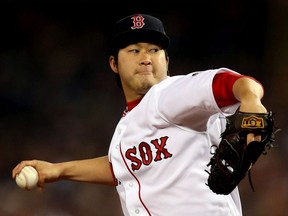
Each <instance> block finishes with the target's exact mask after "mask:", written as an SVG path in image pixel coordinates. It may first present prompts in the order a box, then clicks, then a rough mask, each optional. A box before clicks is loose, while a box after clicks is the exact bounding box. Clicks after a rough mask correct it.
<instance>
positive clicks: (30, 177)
mask: <svg viewBox="0 0 288 216" xmlns="http://www.w3.org/2000/svg"><path fill="white" fill-rule="evenodd" d="M38 178H39V177H38V172H37V170H36V169H35V168H34V167H32V166H25V167H24V168H23V169H22V170H21V172H20V173H18V174H17V175H16V178H15V181H16V183H17V185H18V186H19V187H20V188H22V189H26V190H31V189H33V188H34V187H36V185H37V183H38Z"/></svg>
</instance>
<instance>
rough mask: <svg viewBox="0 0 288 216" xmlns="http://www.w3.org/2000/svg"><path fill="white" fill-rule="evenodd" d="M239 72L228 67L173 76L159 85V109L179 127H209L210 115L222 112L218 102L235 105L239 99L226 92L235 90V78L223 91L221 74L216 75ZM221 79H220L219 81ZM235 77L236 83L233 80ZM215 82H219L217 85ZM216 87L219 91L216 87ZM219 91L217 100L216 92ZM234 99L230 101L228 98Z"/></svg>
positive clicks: (200, 128)
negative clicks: (233, 87)
mask: <svg viewBox="0 0 288 216" xmlns="http://www.w3.org/2000/svg"><path fill="white" fill-rule="evenodd" d="M226 72H228V73H232V74H233V73H235V74H236V77H238V76H240V74H239V73H237V72H235V71H232V70H230V69H227V68H220V69H214V70H206V71H200V72H193V73H190V74H187V75H183V76H177V78H173V77H171V79H170V81H168V82H165V84H164V85H159V100H158V101H159V102H158V105H157V107H158V110H159V113H160V115H162V117H163V118H165V119H166V120H167V121H170V122H173V123H174V124H177V125H179V126H185V127H189V128H191V129H195V130H205V127H206V123H207V121H208V119H209V117H210V116H211V115H213V114H215V113H217V112H222V110H221V107H219V106H218V104H221V106H222V105H225V104H232V103H234V102H237V101H235V98H233V97H232V96H231V94H229V95H227V94H226V93H225V91H226V90H227V89H229V88H230V89H232V87H231V86H233V83H234V82H235V79H236V78H235V77H234V76H232V75H231V77H233V79H231V81H230V83H229V86H228V87H225V88H224V89H223V90H222V88H223V87H222V84H223V83H222V82H221V79H219V78H221V77H218V78H216V82H215V81H214V77H216V75H218V74H222V73H226ZM219 80H220V81H219ZM233 80H234V82H233ZM213 82H215V84H214V87H213ZM215 89H216V90H215ZM214 91H215V92H216V94H217V99H216V97H215V95H214V94H215V93H214ZM227 98H229V99H230V101H229V102H228V103H227V102H226V99H227Z"/></svg>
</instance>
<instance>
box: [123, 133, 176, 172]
mask: <svg viewBox="0 0 288 216" xmlns="http://www.w3.org/2000/svg"><path fill="white" fill-rule="evenodd" d="M167 140H168V136H164V137H160V138H159V139H154V140H151V141H150V144H149V143H146V142H141V143H140V144H139V145H138V146H134V147H132V148H130V149H128V150H127V151H126V153H125V156H126V158H127V159H128V160H130V161H131V162H132V163H131V169H132V170H133V171H135V170H139V169H140V168H141V166H142V165H145V166H148V165H150V164H151V163H152V161H153V160H154V161H155V162H157V161H160V160H162V159H167V158H171V157H172V156H173V154H171V153H170V152H169V151H168V150H167V148H165V146H166V143H167ZM152 147H153V148H152ZM153 150H154V152H155V150H156V152H155V153H154V154H156V155H155V156H154V154H153ZM137 151H139V156H140V157H139V156H138V157H137Z"/></svg>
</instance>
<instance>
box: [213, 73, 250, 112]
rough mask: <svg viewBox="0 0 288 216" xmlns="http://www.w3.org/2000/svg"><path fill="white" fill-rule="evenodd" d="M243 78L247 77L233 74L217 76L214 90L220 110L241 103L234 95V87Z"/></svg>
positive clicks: (214, 80) (214, 81)
mask: <svg viewBox="0 0 288 216" xmlns="http://www.w3.org/2000/svg"><path fill="white" fill-rule="evenodd" d="M241 77H247V76H244V75H241V74H237V73H232V72H224V73H219V74H216V75H215V77H214V79H213V84H212V88H213V93H214V97H215V100H216V103H217V105H218V106H219V107H220V108H221V107H225V106H229V105H232V104H235V103H237V102H239V101H238V100H237V99H236V98H235V96H234V94H233V85H234V83H235V81H236V80H237V79H239V78H241Z"/></svg>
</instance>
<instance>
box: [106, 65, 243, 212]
mask: <svg viewBox="0 0 288 216" xmlns="http://www.w3.org/2000/svg"><path fill="white" fill-rule="evenodd" d="M224 71H230V72H231V70H229V69H227V68H220V69H215V70H214V69H213V70H207V71H202V72H194V73H190V74H187V75H178V76H173V77H168V78H167V79H165V80H163V81H162V82H160V83H159V84H157V85H154V86H153V87H152V88H151V89H150V90H149V91H148V92H147V94H146V95H145V96H144V97H143V99H142V100H141V102H140V103H139V104H138V105H137V106H136V107H134V108H133V109H132V110H131V111H129V112H128V113H126V115H125V116H123V117H122V118H121V120H120V121H119V123H118V125H117V127H116V130H115V133H114V135H113V138H112V140H111V144H110V148H109V160H110V162H111V164H112V167H113V171H114V175H115V178H116V181H117V186H116V188H117V191H118V194H119V197H120V201H121V205H122V208H123V212H124V215H126V216H128V215H129V216H132V215H135V216H138V215H141V216H148V215H150V216H151V215H152V216H177V215H179V216H183V215H185V216H186V215H189V216H190V215H193V216H194V215H195V216H206V215H207V216H211V215H213V216H217V215H219V216H223V215H225V216H229V215H233V216H235V215H237V216H239V215H242V210H241V203H240V197H239V192H238V189H237V188H236V189H235V190H234V191H233V192H232V193H231V194H230V195H217V194H215V193H213V192H212V191H211V190H210V189H209V187H208V186H207V185H206V183H207V179H208V173H207V172H206V171H205V170H207V168H208V167H207V164H208V163H209V161H210V158H211V156H212V155H211V153H210V147H211V146H212V145H214V144H216V145H218V144H219V142H220V134H221V132H222V131H223V130H224V129H225V124H226V122H225V119H224V118H223V116H225V115H230V114H233V113H234V112H235V111H236V108H237V107H238V105H239V104H235V105H234V106H228V107H225V108H222V109H220V108H219V107H218V106H217V103H216V101H215V99H214V96H213V91H212V80H213V77H214V76H215V74H216V73H221V72H224ZM232 72H233V71H232Z"/></svg>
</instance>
